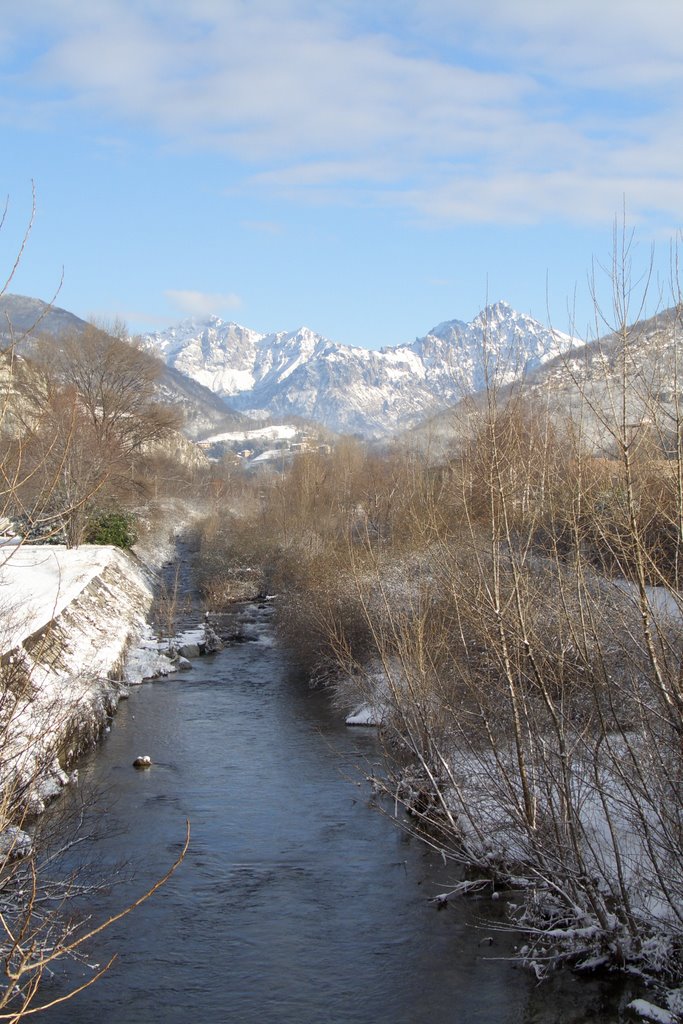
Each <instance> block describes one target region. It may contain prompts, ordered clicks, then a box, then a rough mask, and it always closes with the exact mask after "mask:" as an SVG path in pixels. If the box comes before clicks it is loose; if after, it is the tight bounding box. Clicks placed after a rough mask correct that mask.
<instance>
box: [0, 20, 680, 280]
mask: <svg viewBox="0 0 683 1024" xmlns="http://www.w3.org/2000/svg"><path fill="white" fill-rule="evenodd" d="M15 6H16V8H17V10H12V11H9V12H7V15H6V17H4V19H3V20H4V25H3V33H4V38H3V41H4V46H5V50H7V46H8V44H7V38H8V36H10V34H11V33H13V32H14V33H16V38H17V40H21V39H23V38H25V37H26V35H27V33H29V34H30V33H33V34H34V36H35V37H36V38H37V39H40V40H41V44H40V46H39V47H36V49H35V52H34V54H33V56H32V57H31V59H29V58H27V59H26V62H25V70H24V74H23V79H22V77H21V76H20V75H18V73H17V72H16V69H15V71H14V73H13V78H12V84H13V86H16V87H21V86H22V83H23V90H24V92H23V96H22V93H21V88H18V92H19V95H20V100H21V102H25V103H26V104H28V103H30V104H31V109H32V110H33V112H34V114H33V116H34V118H35V117H36V116H37V115H36V113H35V111H36V110H37V108H38V106H39V103H40V102H42V103H44V104H45V105H47V106H49V108H50V111H51V116H53V117H54V116H57V117H58V116H60V111H61V112H63V110H64V107H65V105H66V104H71V105H72V106H75V107H76V108H77V109H78V110H83V109H90V110H92V111H94V112H95V113H97V114H98V116H102V117H105V118H106V115H107V114H111V115H114V116H115V117H116V119H117V129H116V130H117V132H118V131H119V124H120V121H121V119H123V120H124V122H125V121H128V122H133V123H135V124H137V125H142V126H147V127H149V128H152V129H153V130H154V131H156V132H157V133H159V134H160V135H161V137H162V138H163V139H166V140H170V141H172V142H174V143H175V144H179V145H181V146H183V147H185V148H188V149H213V150H215V151H218V152H222V153H224V154H225V156H226V158H229V159H231V160H234V161H239V162H241V163H242V165H243V167H244V179H243V180H244V182H245V184H247V183H248V184H249V185H250V186H251V187H256V186H258V187H259V188H262V189H266V190H277V191H279V192H280V193H282V192H283V191H284V194H286V195H288V196H296V197H297V198H298V199H301V198H306V197H308V196H310V197H311V198H312V199H313V201H316V202H321V201H336V202H338V201H357V200H360V201H364V202H366V201H374V202H391V203H397V202H400V203H402V204H403V205H404V207H405V208H407V209H410V210H416V211H418V212H419V213H420V214H422V215H425V216H433V217H438V218H449V219H452V220H456V221H457V220H468V221H477V220H480V221H481V220H484V221H491V220H496V221H499V222H507V223H515V222H518V221H524V222H527V221H538V220H540V219H543V218H546V217H553V216H555V217H556V216H569V217H574V216H576V218H577V219H589V220H592V219H603V220H604V219H605V218H607V219H609V218H611V216H612V213H613V211H614V208H615V206H618V205H619V203H620V199H621V196H622V194H623V193H624V192H626V193H627V195H628V196H629V200H630V204H631V207H632V209H633V212H634V215H637V213H638V209H640V210H642V211H643V213H645V212H646V211H648V210H649V211H656V212H657V213H658V215H659V214H661V215H662V216H665V217H666V218H668V219H670V220H674V221H677V220H679V219H683V204H682V203H681V195H680V189H679V188H678V185H677V180H678V177H679V175H680V166H681V164H680V157H681V155H682V154H681V153H680V152H679V151H680V148H681V147H680V145H679V143H678V142H677V140H676V130H675V126H676V125H677V124H679V123H680V119H681V116H683V61H681V58H680V53H679V50H680V38H681V36H682V35H683V5H681V4H680V2H679V0H658V3H657V4H656V5H654V6H653V5H644V4H643V3H642V0H618V2H617V0H600V3H595V0H575V2H574V3H573V4H572V5H567V4H560V3H557V2H549V0H516V2H515V3H514V4H511V3H510V2H509V0H481V3H479V4H478V5H477V6H476V8H475V7H473V5H472V4H471V3H470V2H469V0H468V2H467V3H465V2H464V0H411V2H408V0H391V2H389V0H376V2H375V3H373V4H372V5H368V4H367V0H363V2H361V0H329V2H328V3H327V4H325V5H321V4H319V3H317V2H314V0H230V2H226V0H164V2H162V0H136V2H134V0H93V2H91V3H90V4H89V5H87V6H86V7H85V8H84V7H83V6H82V4H81V3H80V2H76V0H33V2H32V4H31V5H24V6H25V10H24V9H23V8H22V9H21V10H19V9H18V7H19V5H15ZM12 91H13V92H14V93H16V92H17V89H16V88H13V90H12ZM55 94H56V95H57V96H58V98H59V104H58V105H57V107H56V109H55ZM5 107H6V103H5ZM24 109H25V107H24ZM5 116H9V114H8V113H7V111H6V110H5ZM103 134H106V128H104V126H103ZM188 294H189V293H188Z"/></svg>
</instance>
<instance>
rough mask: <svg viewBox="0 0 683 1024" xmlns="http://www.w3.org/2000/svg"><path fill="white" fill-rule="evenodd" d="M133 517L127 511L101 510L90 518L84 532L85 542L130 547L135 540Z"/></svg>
mask: <svg viewBox="0 0 683 1024" xmlns="http://www.w3.org/2000/svg"><path fill="white" fill-rule="evenodd" d="M134 523H135V520H134V517H133V516H132V515H131V514H130V513H129V512H101V513H100V514H99V515H97V516H94V517H92V518H91V520H90V522H89V523H88V526H87V528H86V532H85V541H86V543H87V544H113V545H114V546H115V547H117V548H131V547H132V546H133V544H135V541H136V540H137V534H136V531H135V526H134Z"/></svg>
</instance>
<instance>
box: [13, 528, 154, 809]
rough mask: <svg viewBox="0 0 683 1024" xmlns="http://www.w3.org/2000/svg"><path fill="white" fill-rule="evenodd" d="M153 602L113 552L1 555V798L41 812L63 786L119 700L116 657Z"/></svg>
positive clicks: (140, 577)
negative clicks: (10, 797)
mask: <svg viewBox="0 0 683 1024" xmlns="http://www.w3.org/2000/svg"><path fill="white" fill-rule="evenodd" d="M151 603H152V588H151V583H150V578H149V576H148V574H147V572H146V571H145V569H144V567H143V566H142V564H141V563H140V562H139V561H137V560H136V559H135V558H134V557H133V556H131V555H129V554H127V553H125V552H123V551H121V550H119V549H117V548H113V547H103V546H96V545H84V546H82V547H80V548H78V549H75V550H69V549H66V548H64V547H61V546H58V545H30V544H21V545H18V546H7V547H4V548H0V614H1V621H2V631H1V633H0V655H1V658H2V666H3V675H4V680H3V683H4V686H3V696H2V700H1V702H0V731H1V735H2V741H3V754H2V766H1V769H0V771H1V773H2V774H1V783H2V788H3V792H4V794H5V795H6V796H7V795H8V794H10V793H12V794H16V795H17V796H18V797H19V799H18V801H17V802H19V803H23V804H26V805H28V806H29V808H30V809H31V810H32V811H40V810H41V809H42V807H43V806H44V802H45V800H46V799H48V798H49V797H50V796H52V795H54V793H55V792H56V791H57V790H58V789H59V788H61V786H62V785H64V784H65V782H66V781H67V779H68V775H67V772H68V770H69V768H70V767H71V765H72V763H73V760H74V758H75V755H76V753H77V752H78V751H79V750H80V749H82V748H83V747H85V746H87V745H88V744H90V743H91V742H93V741H94V740H95V738H96V737H97V735H98V734H99V732H100V730H101V729H102V727H103V725H104V723H105V721H106V718H107V716H108V715H109V714H110V713H111V711H112V710H113V709H114V707H115V706H116V704H117V703H118V700H119V698H120V697H121V696H122V694H124V693H125V684H123V683H120V682H118V681H117V679H119V678H120V670H121V666H122V662H123V658H124V655H125V652H126V650H127V649H128V648H129V647H130V646H131V645H132V644H134V643H136V641H138V640H139V638H140V637H141V636H142V635H143V633H144V630H145V625H146V618H147V614H148V611H149V609H150V606H151ZM11 802H13V803H14V802H15V800H11Z"/></svg>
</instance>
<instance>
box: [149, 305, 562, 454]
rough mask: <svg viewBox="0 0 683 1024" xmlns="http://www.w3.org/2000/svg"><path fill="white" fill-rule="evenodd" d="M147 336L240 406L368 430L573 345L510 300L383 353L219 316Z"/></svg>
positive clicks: (390, 426) (422, 412)
mask: <svg viewBox="0 0 683 1024" xmlns="http://www.w3.org/2000/svg"><path fill="white" fill-rule="evenodd" d="M143 341H144V343H145V344H146V345H147V346H148V347H149V348H150V349H152V350H154V351H155V352H156V353H157V354H159V355H160V356H161V357H162V358H163V359H164V360H165V361H166V362H167V363H168V365H169V366H172V367H174V368H175V369H177V370H180V371H181V372H182V373H184V374H187V375H188V376H189V377H192V378H193V379H194V380H196V381H198V382H199V383H201V384H203V385H205V386H206V387H208V388H210V389H211V390H212V391H214V392H216V393H217V394H219V395H221V396H223V397H224V398H227V399H229V401H230V405H231V406H232V407H233V408H236V409H241V410H243V411H244V412H249V413H256V414H258V415H260V416H262V415H264V414H269V415H271V416H277V417H283V416H290V415H298V416H304V417H307V418H309V419H313V420H317V421H318V422H321V423H323V424H325V425H326V426H327V427H329V428H331V429H333V430H337V431H341V432H347V433H348V432H358V433H361V434H365V435H368V436H381V435H383V434H387V433H391V432H392V431H394V430H397V429H399V428H404V427H407V426H410V425H411V424H412V423H415V422H417V421H418V420H419V419H422V418H423V417H425V416H427V415H430V414H432V413H435V412H437V411H438V410H440V409H443V408H445V407H446V406H448V405H451V404H453V403H454V402H457V401H458V400H459V399H460V398H462V397H463V395H464V394H468V393H471V392H472V391H477V390H480V389H481V388H482V387H484V386H485V385H486V383H487V381H488V382H489V383H493V382H495V383H497V384H504V383H508V382H510V381H511V380H514V379H517V378H518V377H520V376H521V375H523V374H525V373H527V372H528V371H530V370H532V369H534V368H536V367H537V366H539V365H540V364H542V363H543V362H545V361H546V360H548V359H551V358H552V357H553V356H555V355H557V354H558V353H559V352H561V351H563V350H565V349H566V348H568V347H570V346H571V345H572V344H573V343H574V342H573V339H571V338H570V337H568V336H567V335H562V334H559V333H558V332H556V331H551V330H549V329H548V328H546V327H544V326H543V325H542V324H540V323H538V322H537V321H535V320H532V319H531V317H528V316H525V315H523V314H521V313H516V312H515V311H514V310H513V309H512V308H511V307H510V306H508V305H507V304H506V303H504V302H499V303H496V304H495V305H492V306H488V307H487V308H486V309H485V310H483V311H482V312H481V313H480V314H479V315H478V316H477V317H476V318H475V319H474V320H473V321H472V322H471V323H469V324H467V323H463V322H461V321H459V320H451V321H448V322H445V323H441V324H439V325H438V326H436V327H434V328H433V329H432V330H431V331H429V333H428V334H426V335H425V336H424V337H423V338H417V339H416V340H415V341H414V342H413V343H412V344H409V345H398V346H395V347H390V348H384V349H380V350H377V351H374V350H369V349H363V348H355V347H351V346H348V345H342V344H339V343H337V342H333V341H330V340H329V339H327V338H324V337H323V336H322V335H320V334H316V333H315V332H314V331H311V330H309V329H308V328H306V327H302V328H300V329H299V330H298V331H294V332H289V333H288V332H284V331H280V332H277V333H274V334H260V333H259V332H257V331H252V330H250V329H249V328H247V327H242V326H240V325H238V324H235V323H226V322H224V321H222V320H220V319H219V318H218V317H210V318H209V319H208V320H206V321H195V320H186V321H184V322H183V323H181V324H179V325H177V326H176V327H171V328H169V329H168V330H165V331H161V332H158V333H156V334H148V335H145V336H144V338H143Z"/></svg>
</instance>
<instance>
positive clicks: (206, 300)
mask: <svg viewBox="0 0 683 1024" xmlns="http://www.w3.org/2000/svg"><path fill="white" fill-rule="evenodd" d="M165 295H166V297H167V299H168V300H169V301H170V303H171V304H172V305H173V306H174V308H175V309H177V310H179V311H180V312H181V313H189V314H190V316H196V317H207V316H211V315H212V314H215V315H218V314H219V313H222V312H225V311H226V310H230V309H238V308H239V307H240V306H241V305H242V300H241V299H240V297H239V295H234V294H232V293H230V292H229V293H227V294H219V293H216V292H199V291H191V290H175V289H171V288H169V289H168V290H167V291H166V292H165Z"/></svg>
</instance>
